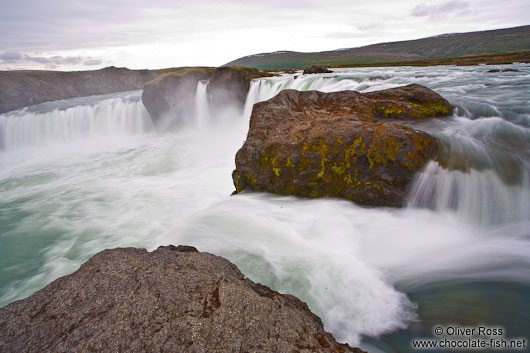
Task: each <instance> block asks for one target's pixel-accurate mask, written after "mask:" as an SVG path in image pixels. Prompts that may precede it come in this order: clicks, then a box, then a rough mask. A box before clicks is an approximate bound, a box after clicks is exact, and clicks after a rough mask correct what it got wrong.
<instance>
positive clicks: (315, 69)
mask: <svg viewBox="0 0 530 353" xmlns="http://www.w3.org/2000/svg"><path fill="white" fill-rule="evenodd" d="M331 72H333V71H330V70H328V69H327V68H325V67H324V66H319V65H313V66H310V67H306V68H305V69H304V75H305V74H329V73H331Z"/></svg>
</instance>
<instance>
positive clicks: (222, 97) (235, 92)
mask: <svg viewBox="0 0 530 353" xmlns="http://www.w3.org/2000/svg"><path fill="white" fill-rule="evenodd" d="M268 75H269V74H267V73H265V72H261V71H259V70H257V69H254V68H250V67H243V66H228V67H219V68H217V69H216V70H215V72H214V74H213V77H212V79H211V80H210V83H209V84H208V94H209V96H210V103H211V109H212V111H213V112H214V113H216V112H220V111H222V110H223V109H225V108H226V107H233V108H236V109H238V110H241V111H242V110H243V108H244V106H245V100H246V98H247V93H248V90H249V88H250V81H251V80H252V79H253V78H258V77H264V76H268Z"/></svg>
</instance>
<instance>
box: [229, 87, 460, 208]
mask: <svg viewBox="0 0 530 353" xmlns="http://www.w3.org/2000/svg"><path fill="white" fill-rule="evenodd" d="M452 109H453V106H451V105H450V104H449V103H448V102H447V101H446V100H445V99H444V98H442V97H441V96H440V95H438V94H437V93H435V92H434V91H432V90H430V89H428V88H426V87H423V86H420V85H416V84H412V85H408V86H405V87H399V88H393V89H389V90H384V91H378V92H372V93H366V94H361V93H358V92H354V91H343V92H334V93H322V92H317V91H309V92H298V91H294V90H285V91H282V92H280V93H279V94H278V95H277V96H276V97H274V98H272V99H270V100H268V101H265V102H261V103H257V104H255V105H254V108H253V111H252V116H251V118H250V128H249V132H248V135H247V139H246V141H245V143H244V145H243V147H242V148H241V149H240V150H239V151H238V152H237V155H236V169H235V170H234V172H233V175H232V177H233V180H234V184H235V187H236V192H241V191H243V190H253V191H267V192H272V193H276V194H280V195H295V196H302V197H326V196H329V197H341V198H345V199H348V200H352V201H354V202H356V203H358V204H361V205H369V206H394V207H398V206H401V205H402V203H403V201H404V200H403V199H404V196H405V192H406V188H407V185H408V184H409V182H410V181H411V179H412V177H413V175H414V174H415V173H416V172H417V171H419V170H421V169H422V168H423V166H424V164H425V163H426V162H427V161H428V160H431V159H436V158H437V156H438V153H439V146H438V143H437V141H436V140H435V139H434V138H433V137H432V136H430V135H429V134H427V133H425V132H421V131H417V130H415V129H413V128H411V127H408V126H403V125H400V124H399V123H396V120H400V119H407V120H415V119H425V118H431V117H436V116H445V115H448V114H449V113H450V112H451V111H452Z"/></svg>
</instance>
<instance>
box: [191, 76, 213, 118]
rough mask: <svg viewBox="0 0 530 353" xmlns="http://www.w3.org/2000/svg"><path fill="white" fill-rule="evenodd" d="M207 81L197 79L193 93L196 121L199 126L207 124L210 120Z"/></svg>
mask: <svg viewBox="0 0 530 353" xmlns="http://www.w3.org/2000/svg"><path fill="white" fill-rule="evenodd" d="M208 83H209V81H207V80H205V81H199V82H198V83H197V91H196V93H195V112H196V123H197V125H198V126H200V127H202V126H205V125H206V124H208V121H209V120H210V103H209V99H208V92H207V88H208Z"/></svg>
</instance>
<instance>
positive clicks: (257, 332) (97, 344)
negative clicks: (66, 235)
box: [0, 245, 361, 353]
mask: <svg viewBox="0 0 530 353" xmlns="http://www.w3.org/2000/svg"><path fill="white" fill-rule="evenodd" d="M0 351H2V352H39V353H43V352H54V353H56V352H81V351H83V352H223V353H224V352H307V353H309V352H361V351H360V350H359V349H356V348H351V347H349V346H348V345H343V344H339V343H337V342H335V340H334V338H333V336H332V335H331V334H329V333H327V332H325V331H324V329H323V327H322V322H321V321H320V319H319V318H318V317H317V316H316V315H314V314H313V313H311V311H310V310H309V309H308V307H307V305H306V304H305V303H303V302H302V301H300V300H298V299H297V298H295V297H294V296H291V295H284V294H280V293H278V292H275V291H272V290H271V289H269V288H268V287H265V286H263V285H260V284H258V283H254V282H252V281H251V280H249V279H245V277H244V276H243V274H242V273H241V272H240V271H239V269H238V268H237V267H236V266H235V265H233V264H232V263H230V262H229V261H228V260H225V259H223V258H221V257H218V256H215V255H212V254H208V253H199V252H198V251H197V249H195V248H193V247H189V246H178V247H175V246H171V245H170V246H167V247H160V248H158V249H157V250H156V251H153V252H151V253H149V252H147V251H146V250H145V249H135V248H125V249H113V250H105V251H102V252H100V253H99V254H97V255H95V256H94V257H93V258H91V259H90V260H89V261H88V262H86V263H85V264H84V265H82V266H81V268H80V269H79V270H78V271H76V272H74V273H73V274H71V275H69V276H65V277H62V278H59V279H58V280H56V281H54V282H53V283H51V284H49V285H48V286H46V287H45V288H44V289H42V290H40V291H38V292H37V293H35V294H33V295H32V296H30V297H29V298H26V299H23V300H20V301H17V302H14V303H11V304H9V305H8V306H6V307H4V308H2V309H0Z"/></svg>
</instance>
